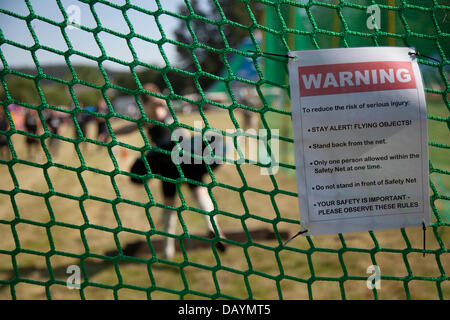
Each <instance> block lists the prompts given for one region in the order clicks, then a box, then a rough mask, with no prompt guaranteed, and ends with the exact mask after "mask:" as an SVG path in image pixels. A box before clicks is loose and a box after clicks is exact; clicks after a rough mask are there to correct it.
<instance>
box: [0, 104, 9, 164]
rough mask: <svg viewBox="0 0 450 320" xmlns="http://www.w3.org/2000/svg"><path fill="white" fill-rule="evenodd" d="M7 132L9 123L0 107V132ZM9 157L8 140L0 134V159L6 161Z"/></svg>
mask: <svg viewBox="0 0 450 320" xmlns="http://www.w3.org/2000/svg"><path fill="white" fill-rule="evenodd" d="M8 130H9V121H8V118H7V117H6V113H5V110H4V109H3V108H2V107H0V131H8ZM9 156H10V153H9V147H8V139H7V138H6V136H5V135H3V134H1V133H0V159H8V158H9Z"/></svg>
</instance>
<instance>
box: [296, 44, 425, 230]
mask: <svg viewBox="0 0 450 320" xmlns="http://www.w3.org/2000/svg"><path fill="white" fill-rule="evenodd" d="M413 52H414V49H413V48H399V47H368V48H341V49H326V50H308V51H296V52H290V53H289V55H291V56H294V57H295V58H294V59H291V61H290V62H289V78H290V87H291V102H292V121H293V128H294V140H295V158H296V167H297V180H298V195H299V205H300V216H301V222H302V224H303V225H304V226H305V227H306V228H307V229H308V230H309V232H308V233H305V235H320V234H334V233H344V232H355V231H366V230H377V229H391V228H402V227H408V226H420V225H421V224H422V223H423V222H424V223H425V224H426V225H429V223H430V222H429V219H430V205H429V195H428V192H429V190H428V147H427V143H428V136H427V117H426V104H425V95H424V90H423V84H422V78H421V74H420V71H419V67H418V65H417V61H416V58H415V55H413V54H411V53H413Z"/></svg>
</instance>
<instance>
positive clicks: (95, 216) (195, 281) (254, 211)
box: [0, 104, 450, 299]
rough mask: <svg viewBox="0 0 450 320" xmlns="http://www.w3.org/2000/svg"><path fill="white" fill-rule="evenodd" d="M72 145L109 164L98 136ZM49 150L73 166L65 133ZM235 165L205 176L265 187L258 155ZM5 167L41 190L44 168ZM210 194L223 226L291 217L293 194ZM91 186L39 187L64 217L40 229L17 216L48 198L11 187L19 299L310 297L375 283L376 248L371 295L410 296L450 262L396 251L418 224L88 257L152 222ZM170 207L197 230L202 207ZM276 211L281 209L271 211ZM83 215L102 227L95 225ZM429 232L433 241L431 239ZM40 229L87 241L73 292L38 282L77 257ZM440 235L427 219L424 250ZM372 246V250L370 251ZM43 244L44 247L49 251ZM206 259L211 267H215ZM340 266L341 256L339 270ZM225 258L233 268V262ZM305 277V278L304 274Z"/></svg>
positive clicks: (422, 295) (71, 242) (7, 240)
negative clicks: (166, 254) (255, 161)
mask: <svg viewBox="0 0 450 320" xmlns="http://www.w3.org/2000/svg"><path fill="white" fill-rule="evenodd" d="M429 114H431V115H435V116H440V117H449V113H448V110H447V109H446V108H445V106H444V105H443V104H440V105H439V104H432V105H430V106H429ZM207 117H208V122H209V125H210V126H211V127H215V128H220V129H226V128H233V127H234V126H233V124H232V122H231V120H230V117H229V115H228V113H226V112H210V113H208V114H207ZM236 117H238V118H239V115H238V114H237V115H236ZM180 119H182V121H183V122H184V123H186V124H190V125H193V122H194V121H195V120H200V119H201V118H200V116H199V115H195V114H191V115H185V116H181V117H180ZM239 119H240V118H239ZM121 124H122V123H120V122H115V123H114V124H113V125H114V126H120V125H121ZM429 127H430V128H429V139H430V141H433V142H438V143H446V144H448V143H449V139H448V136H449V135H448V134H449V131H448V128H447V126H446V124H445V123H444V122H438V121H434V120H429ZM90 129H91V130H93V129H94V128H90ZM91 133H93V131H91ZM63 135H65V136H67V137H72V128H71V127H66V128H65V129H64V131H63ZM23 140H24V136H20V135H14V136H13V143H14V147H15V148H16V152H17V155H18V157H19V158H21V159H26V152H25V149H24V143H23ZM120 141H123V142H126V143H129V144H131V145H135V146H141V145H142V144H143V141H142V138H141V137H140V136H139V135H138V134H129V135H127V136H123V137H120ZM84 147H86V148H84ZM82 152H83V157H84V159H85V161H86V165H87V166H89V167H91V168H98V169H101V170H105V171H111V170H113V169H114V164H113V162H112V161H111V159H110V156H109V154H108V151H107V149H106V148H103V147H98V146H96V145H93V144H91V145H87V146H82ZM115 154H116V158H117V161H118V165H119V167H120V169H121V170H128V168H129V167H130V165H131V164H132V163H133V161H134V159H135V158H136V157H137V153H135V152H132V151H129V150H128V152H126V153H125V152H124V150H119V149H118V150H117V152H116V153H115ZM43 159H44V158H43V154H40V155H39V158H38V159H37V162H38V163H44V160H43ZM54 159H55V160H54V161H55V162H57V163H60V164H64V165H68V166H72V167H79V166H80V160H79V159H78V157H77V155H76V152H75V149H74V145H73V144H71V143H67V142H63V143H61V145H60V148H59V152H58V154H57V155H56V156H55V158H54ZM449 159H450V157H449V150H448V149H442V148H436V147H430V160H431V162H432V164H433V166H434V167H436V168H440V169H443V170H450V160H449ZM239 170H241V172H242V177H244V178H245V179H244V181H243V179H242V178H241V175H240V174H239V172H238V168H237V167H236V166H233V165H222V166H221V167H219V168H218V169H217V171H215V178H216V180H217V182H218V183H224V184H227V185H231V186H233V187H237V188H240V187H242V186H243V185H248V186H250V187H255V188H258V189H261V190H265V191H272V190H274V181H273V180H271V178H270V176H267V175H261V174H260V168H259V167H257V166H255V165H249V164H247V165H242V166H240V167H239ZM14 172H15V174H16V176H17V179H18V183H19V185H20V188H22V189H26V190H30V191H35V192H42V193H45V192H47V191H48V184H47V183H46V180H45V176H44V174H43V170H41V169H39V168H35V167H32V166H27V165H24V164H17V165H15V166H14ZM48 173H49V177H50V179H51V182H52V185H53V188H54V190H55V191H56V192H62V193H65V194H69V195H72V196H80V195H82V193H83V189H82V186H81V184H80V182H79V180H78V178H77V176H76V174H75V173H73V172H71V171H69V170H63V169H59V168H55V167H52V168H50V169H49V170H48ZM436 176H437V175H436ZM0 177H2V178H1V180H0V189H1V190H12V189H14V184H13V182H12V179H11V178H10V174H9V172H8V168H7V167H6V166H5V165H0ZM82 177H83V180H84V181H85V183H86V187H87V189H88V192H89V195H90V196H95V197H98V198H104V199H114V198H115V190H114V189H113V187H112V184H111V180H110V178H109V177H108V176H106V175H103V174H100V173H94V172H86V171H84V172H82ZM431 178H432V179H435V178H438V180H439V179H440V180H439V181H440V182H439V188H440V189H439V192H440V194H445V195H447V196H449V195H450V194H449V191H448V190H449V189H450V181H449V177H448V176H445V175H442V174H440V175H439V177H431ZM274 180H275V181H276V184H277V188H278V189H280V190H286V191H289V192H293V193H296V192H297V187H296V181H295V175H294V174H292V172H291V173H289V172H287V171H280V172H278V173H277V174H276V175H275V176H274ZM115 181H116V183H117V186H118V189H119V191H120V194H121V197H122V198H124V199H128V200H132V201H136V202H140V203H143V204H145V203H147V202H148V201H149V197H148V195H147V192H146V191H145V189H144V187H142V186H136V185H132V184H131V183H130V182H129V178H128V177H126V176H124V175H118V176H116V177H115ZM433 181H434V180H433ZM149 188H150V191H151V194H152V196H153V197H154V199H155V200H156V201H157V202H161V200H162V197H161V193H160V189H159V181H156V180H152V181H151V182H150V184H149ZM31 193H32V192H31ZM182 193H183V196H184V197H185V201H186V203H187V205H188V206H190V207H193V208H195V207H196V203H195V202H194V201H193V199H192V197H191V195H190V193H189V189H188V188H187V187H186V186H182ZM213 194H214V198H215V200H216V201H217V205H218V208H219V210H220V213H219V214H218V215H217V217H218V221H219V223H220V225H221V227H222V229H224V230H225V231H227V230H243V226H244V225H245V226H246V227H247V228H250V229H251V228H256V227H267V228H270V229H272V230H273V228H274V227H276V228H277V229H279V230H286V231H289V232H290V233H291V234H293V233H295V232H297V231H298V229H299V225H298V223H297V221H298V220H299V212H298V204H297V198H296V197H294V196H288V195H282V194H277V195H275V196H274V197H273V199H271V197H270V196H269V195H268V194H263V193H257V192H253V191H246V192H243V193H242V194H241V193H239V192H235V191H231V190H228V189H225V188H222V187H215V188H213ZM241 196H242V197H243V198H241ZM95 197H94V199H92V198H91V199H89V198H88V199H85V200H84V201H81V202H80V201H75V200H70V199H67V198H63V197H58V196H52V197H50V198H49V203H48V204H50V206H51V208H52V209H53V214H54V219H55V220H56V221H59V222H64V223H66V227H63V226H52V227H50V228H48V230H49V232H48V230H46V229H45V228H44V227H42V226H40V225H39V224H30V223H27V222H26V221H28V220H31V221H35V222H38V223H46V222H49V221H50V220H51V216H50V214H49V210H48V208H47V205H48V204H46V203H45V201H44V199H43V198H42V197H38V196H35V195H32V194H27V193H18V194H16V195H15V196H14V200H15V202H16V204H17V209H18V212H19V215H20V218H21V219H23V220H20V222H19V223H17V224H15V230H16V231H17V234H18V239H14V237H13V233H12V232H11V225H9V224H5V223H0V235H1V241H0V250H6V251H13V250H15V249H16V243H20V248H21V249H25V250H22V251H15V255H14V256H12V255H10V254H2V253H0V280H3V281H8V280H12V279H13V278H14V271H13V270H14V269H13V265H14V264H16V268H17V270H18V273H19V275H20V281H16V282H13V283H14V291H15V294H16V297H17V298H18V299H45V298H47V296H48V295H49V294H50V295H51V297H52V298H53V299H80V294H83V295H84V297H85V298H87V299H113V298H114V297H115V294H116V295H117V297H118V298H120V299H147V298H148V297H149V295H150V297H151V298H152V299H178V298H179V297H180V295H179V294H177V292H180V293H183V298H185V299H202V298H205V297H204V294H207V295H215V297H216V298H221V297H224V298H229V297H234V298H244V299H245V298H256V299H279V298H284V299H308V298H309V297H310V295H311V296H312V298H314V299H341V298H342V296H341V287H340V286H343V288H344V289H345V298H347V299H372V298H373V297H374V293H373V291H372V290H369V289H367V287H366V280H365V279H366V278H367V276H368V274H367V273H366V269H367V267H368V266H369V265H372V264H374V261H372V258H375V260H376V261H375V262H376V264H377V265H378V266H379V267H380V270H381V274H382V276H383V277H385V278H383V280H382V287H381V289H380V290H378V297H379V298H381V299H405V298H406V293H405V284H406V286H407V289H408V290H409V293H410V296H411V298H413V299H437V298H438V289H437V285H436V282H434V281H429V279H428V277H436V278H437V277H440V276H441V275H442V271H444V272H445V275H447V276H448V275H449V274H450V256H449V254H442V255H440V256H439V257H440V258H439V263H440V265H441V268H442V269H441V270H440V269H439V267H438V262H437V257H438V255H436V254H433V253H430V254H427V255H426V256H425V257H423V256H422V254H421V253H420V252H414V251H413V252H410V253H408V254H406V253H405V252H404V251H402V250H404V249H406V248H407V247H408V246H411V247H412V248H415V249H422V246H423V243H422V235H423V234H422V229H421V228H408V229H405V230H404V232H402V231H401V230H386V231H376V232H373V233H372V235H371V234H370V233H368V232H361V233H349V234H345V235H342V236H341V237H339V236H337V235H331V236H313V237H309V238H305V237H298V238H296V239H295V240H293V241H292V242H290V243H289V246H288V247H286V248H284V249H282V250H280V249H279V246H280V243H279V242H278V241H275V240H270V241H264V242H260V243H258V244H255V243H242V244H240V245H237V244H236V245H229V250H228V251H227V252H226V253H225V254H218V253H217V252H215V251H213V250H212V249H202V250H191V251H187V254H186V256H183V255H182V254H178V255H177V256H176V257H175V258H174V259H173V262H175V263H173V262H171V261H166V260H163V259H161V257H160V256H157V257H156V259H154V258H155V257H153V259H152V257H151V255H150V254H148V255H141V256H139V258H140V259H138V260H135V261H133V260H131V259H128V260H123V261H119V262H117V263H113V262H112V261H107V260H102V259H99V258H97V257H96V256H95V255H102V254H104V253H105V252H106V251H108V250H113V249H117V246H116V241H118V242H120V244H121V245H122V246H125V245H126V243H128V242H130V241H134V240H145V236H143V235H141V234H136V233H133V232H130V231H131V230H139V231H142V232H146V231H149V230H150V229H151V225H150V223H149V222H150V221H151V222H152V224H154V227H155V229H156V230H161V223H160V220H161V219H160V218H161V217H160V215H161V209H160V208H150V210H149V212H148V215H147V213H146V211H145V209H144V208H142V207H139V206H133V205H130V204H126V203H120V204H118V205H117V206H116V208H117V211H116V212H114V210H113V208H112V205H111V204H109V203H105V202H102V201H99V200H98V198H95ZM242 200H245V203H246V205H247V207H248V211H249V215H246V214H245V213H246V208H245V207H244V206H243V201H242ZM274 203H276V206H277V207H278V210H279V213H280V215H281V217H277V214H276V211H275V210H274ZM80 206H82V208H84V212H85V213H86V217H83V215H82V210H81V208H80ZM436 206H437V208H438V210H439V211H440V212H441V214H442V215H441V217H442V219H443V221H445V222H450V217H449V214H450V213H449V212H445V210H447V209H446V208H448V204H446V203H445V202H444V201H442V200H438V201H436ZM0 208H1V210H0V220H4V221H11V220H13V219H14V217H15V213H14V210H13V208H12V205H11V199H10V197H9V196H7V195H3V194H0ZM181 217H182V219H183V223H184V225H185V226H186V227H187V230H188V231H189V233H190V234H201V233H203V232H204V231H205V225H204V219H203V218H202V217H201V214H199V213H197V212H195V211H192V210H184V211H182V215H181ZM118 218H119V219H120V222H121V225H122V227H126V228H128V229H127V231H122V232H119V233H118V234H117V238H116V239H115V238H114V233H113V232H108V230H112V229H114V228H116V227H117V226H118ZM280 218H283V219H284V220H280ZM92 225H96V226H101V227H102V228H94V227H92ZM69 226H74V227H72V228H71V227H69ZM80 226H84V227H83V228H82V230H83V231H82V232H83V234H84V235H85V239H86V241H87V243H83V240H82V237H81V236H80ZM177 234H178V235H181V234H183V230H182V223H180V222H178V226H177ZM437 234H438V235H439V237H440V239H441V240H442V242H443V244H439V243H438V241H437V237H436V235H437ZM49 235H51V237H52V240H53V243H54V245H55V248H54V249H55V250H56V251H58V252H60V251H64V252H67V253H70V254H72V255H81V254H83V253H85V251H86V246H88V247H89V252H90V255H87V256H86V257H84V260H83V261H84V262H83V264H84V267H85V271H86V275H87V276H88V281H89V285H88V286H87V287H85V288H84V289H83V290H82V292H80V291H79V290H69V289H68V288H67V287H66V286H64V285H63V284H62V283H61V284H54V285H51V286H49V287H48V289H47V292H46V286H45V282H46V281H49V280H52V279H53V277H54V279H56V280H60V281H63V282H65V281H66V279H67V276H68V275H67V274H66V269H67V266H69V265H72V264H75V265H80V260H79V259H76V258H73V257H69V256H63V255H61V254H50V253H51V251H50V250H51V246H50V242H49ZM373 236H374V237H373ZM158 237H161V236H159V235H155V236H152V239H156V238H158ZM374 239H376V240H377V243H375V242H374ZM405 239H407V240H408V241H405ZM343 241H345V245H346V246H347V248H352V250H343V246H344V242H343ZM407 242H409V243H407ZM449 244H450V230H449V228H448V227H441V228H436V229H434V230H431V229H428V231H427V249H428V250H438V249H439V248H441V245H444V246H445V247H446V248H447V250H448V248H449V246H450V245H449ZM378 247H379V248H382V250H379V251H377V250H376V249H377V248H378ZM329 249H331V250H329ZM371 249H374V251H373V254H372V255H371V254H370V253H369V250H371ZM24 251H26V252H24ZM49 251H50V253H48V252H49ZM39 253H40V254H39ZM12 257H14V258H12ZM146 259H148V260H146ZM151 259H152V260H151ZM150 261H151V263H150ZM13 262H14V263H13ZM406 264H408V265H409V267H410V268H411V270H412V274H408V272H407V268H406ZM216 266H220V267H221V268H219V269H218V271H216V269H217V268H215V267H216ZM343 266H345V270H344V269H343ZM49 269H51V270H52V271H53V272H52V273H53V274H51V273H50V272H49ZM231 269H234V270H236V271H235V272H232V270H231ZM265 275H266V276H265ZM413 275H414V276H415V277H416V276H417V277H423V278H420V279H421V280H417V279H416V280H412V281H406V282H404V281H400V280H399V279H408V276H413ZM347 276H350V277H352V278H351V279H352V280H348V281H342V282H340V281H339V279H341V277H347ZM402 277H404V278H402ZM312 278H314V279H316V281H313V282H311V279H312ZM395 279H396V280H395ZM427 279H428V280H427ZM16 280H17V279H16ZM85 280H86V279H85ZM299 280H300V281H299ZM119 283H120V284H124V286H123V288H121V289H119V290H116V292H115V290H114V289H113V287H114V286H116V285H117V284H119ZM308 283H309V286H310V287H309V288H308ZM440 286H441V289H442V293H443V296H444V298H445V299H450V282H449V281H446V282H442V283H441V284H440ZM150 287H152V288H155V287H157V290H152V291H151V293H148V292H149V291H148V290H147V289H148V288H150ZM249 289H251V290H249ZM309 290H310V291H309ZM250 291H251V292H250ZM10 298H11V285H2V284H0V299H10Z"/></svg>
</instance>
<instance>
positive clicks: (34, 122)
mask: <svg viewBox="0 0 450 320" xmlns="http://www.w3.org/2000/svg"><path fill="white" fill-rule="evenodd" d="M24 110H25V130H26V131H27V132H28V133H31V134H35V135H37V134H38V130H39V129H40V128H41V127H42V124H41V120H40V119H39V117H38V114H37V112H36V111H34V110H31V109H28V108H25V109H24ZM25 143H26V146H27V154H28V159H38V157H39V155H38V150H39V139H37V138H35V137H31V136H27V137H26V139H25Z"/></svg>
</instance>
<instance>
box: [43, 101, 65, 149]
mask: <svg viewBox="0 0 450 320" xmlns="http://www.w3.org/2000/svg"><path fill="white" fill-rule="evenodd" d="M44 118H45V123H46V124H47V127H48V130H49V132H50V133H51V134H54V135H59V129H60V127H61V125H62V123H63V118H62V117H61V116H60V115H59V114H58V112H57V111H55V110H52V109H47V110H46V112H45V113H44ZM58 144H59V139H58V138H56V137H50V141H49V147H50V149H52V151H53V153H54V154H55V155H56V152H57V149H58Z"/></svg>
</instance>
